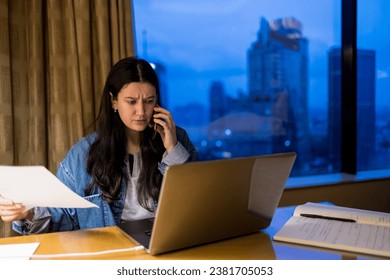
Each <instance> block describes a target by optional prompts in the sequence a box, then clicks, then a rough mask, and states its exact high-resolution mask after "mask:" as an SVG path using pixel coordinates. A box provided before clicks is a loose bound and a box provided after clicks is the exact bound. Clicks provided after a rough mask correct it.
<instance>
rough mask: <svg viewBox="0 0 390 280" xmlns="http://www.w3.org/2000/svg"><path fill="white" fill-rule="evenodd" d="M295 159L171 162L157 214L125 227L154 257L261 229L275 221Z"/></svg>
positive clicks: (290, 155) (266, 157)
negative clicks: (172, 163)
mask: <svg viewBox="0 0 390 280" xmlns="http://www.w3.org/2000/svg"><path fill="white" fill-rule="evenodd" d="M295 158H296V154H295V153H293V152H292V153H280V154H271V155H261V156H252V157H244V158H235V159H223V160H213V161H198V162H190V163H186V164H182V165H175V166H171V167H169V168H168V169H167V170H166V173H165V176H164V179H163V182H162V186H161V191H160V196H159V201H158V206H157V211H156V215H155V218H152V219H146V220H140V221H126V222H123V223H121V224H119V228H120V229H121V230H122V231H124V232H125V233H126V234H127V235H128V236H129V237H130V238H131V239H132V240H133V241H135V242H136V243H137V244H140V245H143V246H144V247H145V250H146V252H147V253H149V254H151V255H158V254H162V253H166V252H170V251H175V250H179V249H184V248H189V247H193V246H197V245H201V244H207V243H211V242H215V241H219V240H224V239H229V238H233V237H238V236H242V235H246V234H249V233H254V232H259V231H260V230H263V229H265V228H267V227H268V226H269V225H270V223H271V220H272V217H273V215H274V212H275V210H276V208H277V206H278V204H279V201H280V198H281V196H282V193H283V190H284V187H285V183H286V181H287V179H288V177H289V175H290V172H291V169H292V166H293V164H294V161H295Z"/></svg>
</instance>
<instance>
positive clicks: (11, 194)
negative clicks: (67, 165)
mask: <svg viewBox="0 0 390 280" xmlns="http://www.w3.org/2000/svg"><path fill="white" fill-rule="evenodd" d="M0 195H2V196H4V197H6V198H9V199H11V200H12V201H14V202H18V203H23V204H24V205H25V206H26V207H27V208H28V209H29V208H32V207H35V206H42V207H59V208H89V207H98V206H96V205H95V204H93V203H91V202H89V201H87V200H86V199H84V198H83V197H81V196H79V195H78V194H76V193H75V192H73V191H72V190H71V189H69V188H68V187H67V186H65V185H64V184H63V183H62V182H61V181H60V180H59V179H58V178H57V177H56V176H55V175H54V174H53V173H51V172H50V171H49V170H48V169H46V168H45V167H44V166H0Z"/></svg>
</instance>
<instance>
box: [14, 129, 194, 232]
mask: <svg viewBox="0 0 390 280" xmlns="http://www.w3.org/2000/svg"><path fill="white" fill-rule="evenodd" d="M176 133H177V140H178V144H177V145H176V146H175V148H174V149H173V150H172V151H171V152H170V153H169V154H167V155H166V156H165V157H163V160H162V162H161V163H159V164H158V169H159V170H160V172H161V173H162V174H164V171H165V168H166V167H167V166H171V165H175V164H182V163H185V162H188V161H195V160H197V152H196V149H195V147H194V145H193V144H192V142H191V141H190V139H189V137H188V135H187V133H186V131H185V130H184V129H182V128H180V127H177V128H176ZM95 138H96V134H95V133H92V134H90V135H88V136H86V137H84V138H82V139H81V140H80V141H79V142H77V143H76V144H75V145H74V146H73V147H72V148H71V149H70V150H69V152H68V154H67V155H66V156H65V158H64V159H63V160H62V162H61V163H60V164H59V167H58V170H57V173H56V176H57V177H58V179H59V180H61V181H62V182H63V183H64V184H65V185H66V186H68V187H69V188H70V189H71V190H73V191H74V192H75V193H77V194H78V195H80V196H81V197H84V198H85V199H86V200H88V201H90V202H92V203H94V204H96V205H97V206H98V207H99V208H66V209H64V208H42V207H36V208H35V217H34V219H33V220H32V221H22V222H20V221H18V222H13V225H12V227H13V229H14V230H15V231H17V232H19V233H21V234H30V233H41V232H56V231H69V230H78V229H87V228H98V227H106V226H113V225H116V224H118V223H120V221H121V215H122V211H123V207H124V203H125V197H126V181H125V180H124V179H122V182H121V189H120V192H119V196H118V199H117V200H115V201H114V202H112V203H107V202H106V201H104V200H103V199H102V193H101V191H100V189H99V188H94V190H93V193H91V194H90V195H88V196H85V194H84V191H85V189H86V188H87V186H89V184H90V183H91V182H92V179H91V177H90V176H89V174H88V173H87V171H86V161H87V155H88V151H89V148H90V146H91V144H92V143H93V142H94V141H95ZM37 213H38V214H37ZM48 217H49V218H48ZM45 219H46V220H47V221H48V222H47V225H46V226H42V223H41V225H39V224H40V223H39V220H45ZM35 224H38V228H39V230H38V231H37V230H34V226H35Z"/></svg>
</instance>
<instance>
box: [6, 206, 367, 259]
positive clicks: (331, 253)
mask: <svg viewBox="0 0 390 280" xmlns="http://www.w3.org/2000/svg"><path fill="white" fill-rule="evenodd" d="M292 210H293V208H291V207H287V208H283V209H278V210H277V212H276V214H275V216H274V219H273V221H272V223H271V226H270V227H269V228H268V229H267V230H266V231H265V232H259V233H255V234H250V235H246V236H242V237H237V238H233V239H229V240H224V241H220V242H215V243H212V244H206V245H202V246H197V247H194V248H189V249H185V250H180V251H176V252H171V253H167V254H162V255H159V256H151V255H149V254H147V253H145V252H144V251H132V252H120V253H111V254H104V255H98V256H88V257H62V258H56V259H88V260H91V259H101V260H108V259H112V260H127V259H138V260H158V259H165V260H167V259H168V260H174V259H184V260H193V259H197V260H202V259H203V260H205V259H206V260H215V259H219V260H227V259H236V260H250V259H255V260H256V259H264V260H275V259H298V260H305V259H360V258H362V259H374V257H367V256H359V255H356V254H353V253H348V252H341V251H335V250H326V249H318V248H314V247H304V246H299V245H292V244H286V243H276V242H273V241H271V237H272V236H273V234H275V233H276V231H277V230H279V229H280V227H281V226H282V225H283V224H284V223H285V222H286V221H287V219H288V218H289V217H290V216H291V214H292ZM30 242H39V244H40V245H39V247H38V249H37V251H36V252H35V254H39V255H42V254H45V255H46V254H63V253H80V252H96V251H103V250H113V249H122V248H131V247H134V246H136V244H135V243H134V242H133V241H131V240H130V239H129V238H128V237H127V236H126V235H125V234H124V233H123V232H122V231H121V230H120V229H119V228H118V227H107V228H99V229H89V230H80V231H70V232H58V233H48V234H37V235H31V236H17V237H8V238H2V239H0V244H17V243H30Z"/></svg>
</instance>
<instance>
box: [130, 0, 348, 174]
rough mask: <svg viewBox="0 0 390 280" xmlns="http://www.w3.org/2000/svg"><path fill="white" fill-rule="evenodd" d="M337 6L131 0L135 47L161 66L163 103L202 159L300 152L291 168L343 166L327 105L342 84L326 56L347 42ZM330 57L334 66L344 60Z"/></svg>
mask: <svg viewBox="0 0 390 280" xmlns="http://www.w3.org/2000/svg"><path fill="white" fill-rule="evenodd" d="M340 8H341V3H340V0H333V1H332V0H318V1H312V0H299V1H286V0H285V1H281V0H275V1H257V0H244V1H236V0H219V1H208V0H196V1H195V0H191V1H178V0H165V1H158V0H143V1H134V11H135V12H134V13H135V26H136V36H137V55H138V56H140V57H143V58H145V59H147V60H149V61H150V62H152V63H154V64H155V65H156V71H157V72H158V75H159V77H160V82H161V83H162V85H163V88H162V90H161V92H162V105H163V106H164V107H166V108H168V109H169V110H170V111H171V112H172V114H173V116H174V119H175V121H176V123H177V125H179V126H182V127H184V128H185V129H186V130H187V132H188V133H189V135H190V137H191V139H192V141H193V142H194V144H195V145H196V147H197V149H198V152H199V156H200V159H201V160H213V159H220V158H234V157H242V156H251V155H259V154H269V153H278V152H288V151H295V152H297V155H298V156H297V161H296V163H295V165H294V168H293V172H292V175H293V176H299V175H311V174H320V173H330V172H338V171H339V168H340V164H339V161H340V156H339V154H338V151H337V150H335V148H334V147H335V146H337V145H333V146H332V145H330V138H329V137H330V136H332V137H334V138H332V141H338V142H339V139H338V138H337V133H333V132H332V131H330V130H331V129H336V130H337V127H335V126H330V125H328V122H329V120H330V116H329V117H328V111H330V105H331V104H330V103H331V102H333V101H332V100H330V97H331V96H332V95H335V94H339V93H340V88H339V87H340V83H339V82H338V83H337V82H335V81H333V82H334V83H333V84H331V85H330V83H329V81H328V79H329V77H331V75H334V74H337V73H336V72H331V70H330V69H329V67H328V63H330V56H331V54H332V50H333V49H337V47H340ZM332 63H333V64H334V66H335V67H336V68H335V69H336V71H337V69H339V68H340V66H339V65H340V60H335V61H333V62H332ZM157 66H158V67H157ZM331 90H333V91H334V92H330V91H331ZM335 102H336V101H335ZM331 151H332V152H331Z"/></svg>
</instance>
